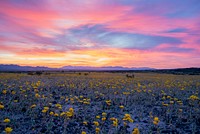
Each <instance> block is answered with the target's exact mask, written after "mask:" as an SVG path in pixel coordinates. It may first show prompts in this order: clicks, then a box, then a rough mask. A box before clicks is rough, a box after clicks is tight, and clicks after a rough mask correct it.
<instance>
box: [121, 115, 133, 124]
mask: <svg viewBox="0 0 200 134" xmlns="http://www.w3.org/2000/svg"><path fill="white" fill-rule="evenodd" d="M123 120H124V121H129V122H133V119H132V118H131V115H130V114H125V115H124V118H123Z"/></svg>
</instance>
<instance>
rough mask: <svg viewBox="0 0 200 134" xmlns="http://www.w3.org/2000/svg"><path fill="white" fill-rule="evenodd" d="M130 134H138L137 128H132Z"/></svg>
mask: <svg viewBox="0 0 200 134" xmlns="http://www.w3.org/2000/svg"><path fill="white" fill-rule="evenodd" d="M132 134H140V131H139V129H138V128H134V130H133V132H132Z"/></svg>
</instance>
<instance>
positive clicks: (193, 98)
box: [189, 95, 199, 101]
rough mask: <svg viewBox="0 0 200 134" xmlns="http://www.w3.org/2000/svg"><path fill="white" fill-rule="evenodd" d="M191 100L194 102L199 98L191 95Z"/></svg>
mask: <svg viewBox="0 0 200 134" xmlns="http://www.w3.org/2000/svg"><path fill="white" fill-rule="evenodd" d="M189 99H190V100H193V101H194V100H198V99H199V97H198V96H196V95H191V96H190V98H189Z"/></svg>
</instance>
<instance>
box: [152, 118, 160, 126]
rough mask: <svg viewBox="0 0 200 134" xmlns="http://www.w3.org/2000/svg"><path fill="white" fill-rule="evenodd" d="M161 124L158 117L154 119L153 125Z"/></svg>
mask: <svg viewBox="0 0 200 134" xmlns="http://www.w3.org/2000/svg"><path fill="white" fill-rule="evenodd" d="M159 122H160V120H159V118H158V117H154V119H153V124H154V125H158V123H159Z"/></svg>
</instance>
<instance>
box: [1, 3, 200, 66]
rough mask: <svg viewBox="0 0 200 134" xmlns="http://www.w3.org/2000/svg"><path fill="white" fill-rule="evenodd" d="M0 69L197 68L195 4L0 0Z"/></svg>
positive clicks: (199, 17) (199, 48) (199, 37)
mask: <svg viewBox="0 0 200 134" xmlns="http://www.w3.org/2000/svg"><path fill="white" fill-rule="evenodd" d="M0 64H19V65H31V66H48V67H62V66H67V65H72V66H124V67H153V68H180V67H200V0H1V1H0Z"/></svg>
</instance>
